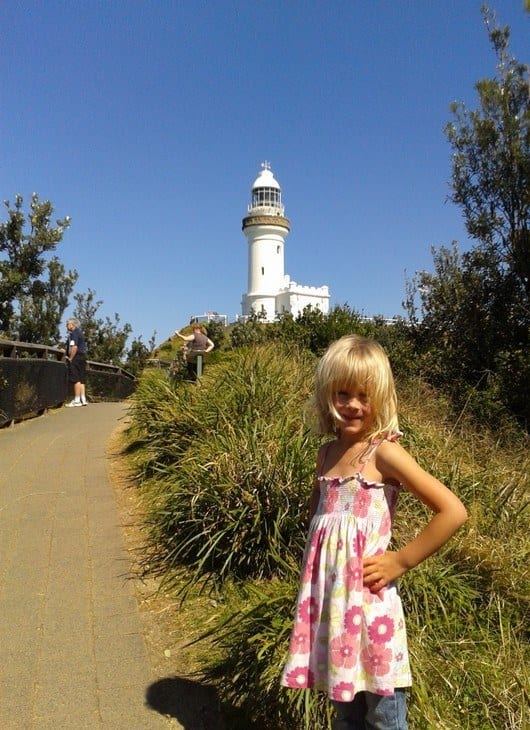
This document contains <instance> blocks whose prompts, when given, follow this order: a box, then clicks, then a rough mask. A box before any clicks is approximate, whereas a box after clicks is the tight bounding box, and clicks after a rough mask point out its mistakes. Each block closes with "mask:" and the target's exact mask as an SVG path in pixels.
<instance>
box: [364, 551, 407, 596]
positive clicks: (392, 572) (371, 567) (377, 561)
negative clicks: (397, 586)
mask: <svg viewBox="0 0 530 730" xmlns="http://www.w3.org/2000/svg"><path fill="white" fill-rule="evenodd" d="M405 572H406V567H405V566H404V565H403V564H402V563H401V561H400V559H399V553H393V552H386V553H382V554H381V555H372V556H371V557H369V558H364V559H363V583H364V585H365V586H366V587H367V588H369V589H370V591H371V592H372V593H377V592H378V591H380V590H381V589H382V588H384V587H385V586H386V585H388V584H389V583H391V582H392V581H393V580H396V579H397V578H399V577H400V576H402V575H403V573H405Z"/></svg>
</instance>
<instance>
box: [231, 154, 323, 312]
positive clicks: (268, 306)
mask: <svg viewBox="0 0 530 730" xmlns="http://www.w3.org/2000/svg"><path fill="white" fill-rule="evenodd" d="M261 168H262V169H261V172H260V174H259V175H258V177H257V178H256V180H254V183H253V185H252V188H251V192H252V202H251V203H250V205H249V206H248V215H247V217H246V218H243V233H244V234H245V236H246V237H247V241H248V290H247V293H246V294H243V300H242V302H241V304H242V311H243V316H248V315H249V314H251V312H254V313H255V314H259V315H261V316H262V317H263V320H264V321H265V322H274V320H275V319H276V315H277V314H281V313H289V314H292V315H293V317H297V316H298V315H299V314H301V313H302V312H303V311H304V309H305V308H306V307H312V308H314V309H320V311H321V312H322V313H323V314H327V313H328V311H329V298H330V296H329V288H328V287H327V286H326V285H323V286H302V285H300V284H297V283H296V282H295V281H292V280H291V277H290V276H289V275H288V274H286V273H285V272H284V246H285V239H286V238H287V236H288V234H289V230H290V227H291V224H290V223H289V220H288V219H287V218H286V217H285V216H284V207H283V204H282V191H281V188H280V186H279V185H278V182H277V181H276V180H275V179H274V175H273V174H272V170H271V168H270V165H269V163H268V162H263V163H262V165H261Z"/></svg>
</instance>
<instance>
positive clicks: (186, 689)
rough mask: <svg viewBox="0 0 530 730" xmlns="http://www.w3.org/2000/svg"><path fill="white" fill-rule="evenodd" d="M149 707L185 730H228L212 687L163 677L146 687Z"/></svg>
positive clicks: (177, 678)
mask: <svg viewBox="0 0 530 730" xmlns="http://www.w3.org/2000/svg"><path fill="white" fill-rule="evenodd" d="M145 701H146V704H147V706H148V707H150V708H151V709H153V710H156V711H157V712H159V713H160V714H161V715H166V716H167V715H169V716H170V717H174V718H176V719H177V720H178V721H179V723H180V724H181V725H182V726H183V727H184V728H185V730H227V728H226V725H225V723H224V721H223V718H222V716H221V711H220V708H219V700H218V698H217V693H216V691H215V687H212V686H210V685H207V684H200V683H199V682H193V681H192V680H190V679H184V678H182V677H164V678H163V679H159V680H157V681H156V682H153V684H151V685H149V687H148V688H147V690H146V693H145Z"/></svg>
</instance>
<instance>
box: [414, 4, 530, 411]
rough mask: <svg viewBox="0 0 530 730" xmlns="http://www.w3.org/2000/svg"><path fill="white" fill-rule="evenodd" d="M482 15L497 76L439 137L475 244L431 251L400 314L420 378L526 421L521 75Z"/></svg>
mask: <svg viewBox="0 0 530 730" xmlns="http://www.w3.org/2000/svg"><path fill="white" fill-rule="evenodd" d="M483 15H484V20H485V23H486V27H487V31H488V35H489V39H490V42H491V44H492V46H493V49H494V51H495V54H496V57H497V75H496V77H495V78H493V79H489V78H487V79H483V80H481V81H479V82H478V83H477V84H476V85H475V88H476V90H477V93H478V101H479V108H478V109H477V110H473V111H469V110H468V109H467V108H466V107H465V105H464V104H463V103H455V104H453V105H452V107H451V111H452V113H453V120H452V121H451V122H450V123H449V124H448V125H447V126H446V129H445V132H446V135H447V138H448V140H449V143H450V145H451V147H452V149H453V157H452V166H453V169H452V181H451V195H450V199H451V200H452V202H454V203H455V204H456V205H458V206H459V207H460V208H461V210H462V214H463V217H464V221H465V225H466V229H467V232H468V234H469V236H470V238H471V239H472V241H473V242H474V243H473V246H472V248H471V250H470V251H467V252H465V253H463V254H460V253H459V251H458V248H457V246H456V244H453V247H452V249H447V248H445V247H442V248H440V249H439V250H433V255H434V269H435V270H434V273H433V274H430V273H427V272H420V273H419V274H417V275H416V277H415V279H414V280H413V282H412V283H411V284H409V287H408V297H407V303H406V306H407V309H408V311H409V315H410V320H411V323H412V325H413V331H414V334H415V335H416V341H417V344H418V345H419V347H420V351H421V358H422V366H423V367H424V369H425V372H426V374H427V376H428V377H431V379H434V380H435V381H443V380H444V379H445V380H446V381H448V382H449V383H452V390H453V393H454V394H457V393H461V394H462V396H463V397H464V398H468V397H469V392H470V391H469V388H473V389H478V390H483V391H484V390H485V391H489V392H490V393H494V394H495V396H496V397H498V398H500V399H501V400H502V401H503V402H504V403H505V404H506V405H508V407H510V408H511V409H512V410H513V411H514V412H515V413H516V414H517V415H518V416H520V417H522V418H529V417H530V404H528V401H527V399H526V405H524V402H523V401H522V399H521V397H520V392H521V389H522V392H525V393H528V392H529V391H530V367H529V366H528V361H529V358H528V357H527V356H526V357H525V355H524V353H527V352H528V348H529V345H530V86H529V73H528V67H527V66H526V65H524V64H521V63H519V62H518V61H517V60H516V59H515V58H513V57H512V56H510V54H509V39H510V32H509V28H507V27H505V28H502V29H501V28H499V27H498V26H497V24H496V20H495V17H494V16H493V15H492V14H491V13H490V11H489V10H488V8H487V7H483ZM418 301H419V304H418ZM516 353H520V354H519V355H517V357H515V355H514V354H516ZM514 357H515V360H514ZM515 362H516V373H517V375H516V380H515V382H514V380H513V378H510V376H509V368H510V367H511V366H512V365H513V364H514V363H515ZM462 384H464V385H465V386H466V387H465V388H462ZM518 393H519V395H518Z"/></svg>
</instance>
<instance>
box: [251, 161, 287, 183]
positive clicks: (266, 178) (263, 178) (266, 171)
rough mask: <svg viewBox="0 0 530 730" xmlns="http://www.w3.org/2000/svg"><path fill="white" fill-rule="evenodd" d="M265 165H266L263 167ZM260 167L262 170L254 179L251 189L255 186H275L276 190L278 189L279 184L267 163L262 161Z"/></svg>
mask: <svg viewBox="0 0 530 730" xmlns="http://www.w3.org/2000/svg"><path fill="white" fill-rule="evenodd" d="M265 165H267V167H265ZM262 167H263V170H262V171H261V172H260V174H259V175H258V176H257V178H256V179H255V180H254V182H253V184H252V188H251V189H252V190H255V189H256V188H276V190H280V185H279V183H278V181H277V180H276V179H275V177H274V175H273V174H272V170H271V169H270V167H268V163H267V162H264V163H263V164H262Z"/></svg>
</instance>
